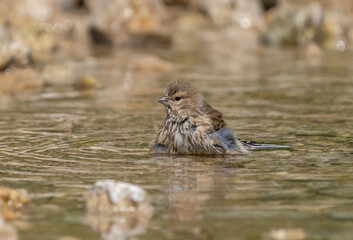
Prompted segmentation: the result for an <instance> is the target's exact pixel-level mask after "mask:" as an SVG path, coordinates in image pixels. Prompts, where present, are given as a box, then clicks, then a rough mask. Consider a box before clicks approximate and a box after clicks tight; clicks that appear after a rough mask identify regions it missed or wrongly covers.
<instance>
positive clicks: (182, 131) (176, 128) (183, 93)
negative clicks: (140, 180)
mask: <svg viewBox="0 0 353 240" xmlns="http://www.w3.org/2000/svg"><path fill="white" fill-rule="evenodd" d="M158 102H160V103H161V104H163V105H164V106H165V107H166V112H167V117H166V120H165V123H164V125H163V127H162V129H161V130H160V131H159V133H158V135H157V137H156V139H155V142H154V145H153V147H152V150H153V151H155V152H162V153H168V154H178V153H181V154H226V153H233V152H234V153H236V152H237V153H239V152H246V151H247V150H246V148H245V146H244V145H243V143H242V142H240V141H239V140H238V139H236V138H235V137H234V134H233V132H232V130H230V129H229V128H227V127H226V123H225V121H224V120H223V116H222V113H221V112H219V111H217V110H216V109H213V108H212V107H211V106H210V105H209V104H208V103H207V102H206V100H205V99H204V97H203V96H202V94H201V93H200V92H199V91H198V90H197V89H196V88H195V87H193V86H192V85H191V84H189V83H186V82H182V81H176V82H173V83H171V84H170V85H169V86H168V87H167V90H166V93H165V96H164V97H162V98H160V99H159V100H158Z"/></svg>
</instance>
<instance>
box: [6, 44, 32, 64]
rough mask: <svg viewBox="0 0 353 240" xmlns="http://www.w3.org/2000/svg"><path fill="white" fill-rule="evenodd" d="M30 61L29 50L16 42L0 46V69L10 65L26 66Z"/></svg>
mask: <svg viewBox="0 0 353 240" xmlns="http://www.w3.org/2000/svg"><path fill="white" fill-rule="evenodd" d="M30 62H31V50H30V49H29V47H28V46H25V45H23V44H21V43H18V42H9V43H7V44H6V43H5V44H2V45H1V46H0V71H4V70H5V69H6V68H9V67H11V66H20V67H23V66H26V65H28V64H29V63H30Z"/></svg>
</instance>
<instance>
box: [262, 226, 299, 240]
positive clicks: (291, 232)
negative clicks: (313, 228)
mask: <svg viewBox="0 0 353 240" xmlns="http://www.w3.org/2000/svg"><path fill="white" fill-rule="evenodd" d="M305 237H306V234H305V232H304V230H303V229H300V228H288V229H275V230H271V231H270V232H269V233H268V234H267V235H266V236H265V238H264V239H266V240H302V239H305Z"/></svg>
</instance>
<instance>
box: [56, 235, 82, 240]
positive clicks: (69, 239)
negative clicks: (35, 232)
mask: <svg viewBox="0 0 353 240" xmlns="http://www.w3.org/2000/svg"><path fill="white" fill-rule="evenodd" d="M58 240H81V239H80V238H76V237H70V236H64V237H60V238H58Z"/></svg>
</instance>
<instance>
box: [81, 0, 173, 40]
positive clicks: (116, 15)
mask: <svg viewBox="0 0 353 240" xmlns="http://www.w3.org/2000/svg"><path fill="white" fill-rule="evenodd" d="M87 6H88V8H89V11H90V13H91V25H92V26H91V30H90V33H91V36H92V40H93V42H94V43H102V44H110V43H115V44H119V45H120V44H131V42H133V43H134V44H136V43H141V42H142V40H144V42H143V43H144V44H146V40H149V41H150V42H153V41H161V42H162V43H164V44H165V43H169V44H170V43H171V40H170V38H171V37H170V33H169V30H168V28H167V26H166V24H167V22H166V15H165V9H164V6H163V5H162V4H161V3H160V1H158V0H120V1H114V0H102V1H95V0H87ZM139 39H142V40H140V41H139ZM147 44H148V43H147ZM144 46H145V45H144Z"/></svg>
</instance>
